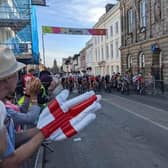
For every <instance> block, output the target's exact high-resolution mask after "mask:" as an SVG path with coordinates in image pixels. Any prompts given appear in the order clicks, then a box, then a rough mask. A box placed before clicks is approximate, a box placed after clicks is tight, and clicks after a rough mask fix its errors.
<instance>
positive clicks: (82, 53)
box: [79, 48, 86, 72]
mask: <svg viewBox="0 0 168 168" xmlns="http://www.w3.org/2000/svg"><path fill="white" fill-rule="evenodd" d="M79 54H80V56H79V62H80V63H79V71H85V72H86V48H83V49H82V50H81V51H80V53H79Z"/></svg>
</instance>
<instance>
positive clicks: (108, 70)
mask: <svg viewBox="0 0 168 168" xmlns="http://www.w3.org/2000/svg"><path fill="white" fill-rule="evenodd" d="M107 74H109V66H107Z"/></svg>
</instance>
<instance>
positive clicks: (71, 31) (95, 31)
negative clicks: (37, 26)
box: [42, 26, 106, 36]
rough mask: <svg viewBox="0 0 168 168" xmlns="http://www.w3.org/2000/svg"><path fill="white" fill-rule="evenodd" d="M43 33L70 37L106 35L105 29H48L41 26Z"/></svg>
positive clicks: (48, 27)
mask: <svg viewBox="0 0 168 168" xmlns="http://www.w3.org/2000/svg"><path fill="white" fill-rule="evenodd" d="M42 32H43V33H56V34H71V35H96V36H102V35H106V29H85V28H84V29H82V28H66V27H50V26H42Z"/></svg>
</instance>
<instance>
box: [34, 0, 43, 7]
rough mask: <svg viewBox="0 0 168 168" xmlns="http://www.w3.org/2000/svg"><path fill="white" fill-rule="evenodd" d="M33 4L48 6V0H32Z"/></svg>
mask: <svg viewBox="0 0 168 168" xmlns="http://www.w3.org/2000/svg"><path fill="white" fill-rule="evenodd" d="M32 5H40V6H46V0H32Z"/></svg>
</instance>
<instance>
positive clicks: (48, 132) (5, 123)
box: [0, 48, 101, 168]
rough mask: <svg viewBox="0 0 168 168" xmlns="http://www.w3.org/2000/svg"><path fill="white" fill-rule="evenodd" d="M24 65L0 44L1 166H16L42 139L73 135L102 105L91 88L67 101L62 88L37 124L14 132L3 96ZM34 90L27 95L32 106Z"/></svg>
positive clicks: (10, 167) (7, 93)
mask: <svg viewBox="0 0 168 168" xmlns="http://www.w3.org/2000/svg"><path fill="white" fill-rule="evenodd" d="M24 66H25V65H24V64H22V63H19V62H17V61H16V59H15V56H14V55H13V53H12V51H11V50H10V49H8V48H0V167H2V168H18V167H19V166H20V164H21V163H23V162H24V161H25V160H27V159H28V158H29V157H31V155H32V154H33V153H34V152H35V151H36V150H37V149H38V147H39V146H40V145H41V143H42V142H43V141H44V139H50V140H54V141H60V140H63V139H66V138H69V137H71V136H73V135H75V134H76V133H78V132H79V131H80V130H82V129H83V128H84V127H85V126H87V125H88V124H89V123H90V122H92V121H93V120H94V119H95V118H96V115H95V111H97V110H98V109H100V108H101V105H100V103H99V100H100V96H97V95H95V93H94V92H93V91H90V92H86V93H84V94H83V95H80V96H77V97H75V98H73V99H70V100H67V101H66V99H67V97H68V95H69V92H68V91H67V90H63V91H62V92H61V93H60V94H59V95H57V97H56V98H55V99H53V101H52V102H50V103H49V105H48V106H47V107H46V108H45V109H44V110H43V111H42V113H41V114H40V116H39V120H38V123H37V128H33V129H31V130H27V131H26V132H23V133H20V134H17V135H15V130H14V126H13V120H12V118H11V115H10V113H9V112H8V109H7V108H5V106H4V99H5V97H6V96H7V95H9V94H11V93H12V92H14V91H15V88H16V83H17V72H18V71H19V70H20V69H22V68H23V67H24ZM37 83H38V82H37ZM37 85H38V84H37ZM30 88H32V87H31V86H30ZM33 90H34V87H33V88H32V90H31V89H30V90H29V92H28V93H29V94H30V95H28V97H30V98H31V104H32V106H33V105H34V106H38V105H37V96H36V97H35V96H34V94H32V93H33V92H34V91H33ZM23 143H24V144H23ZM15 145H16V146H15Z"/></svg>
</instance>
